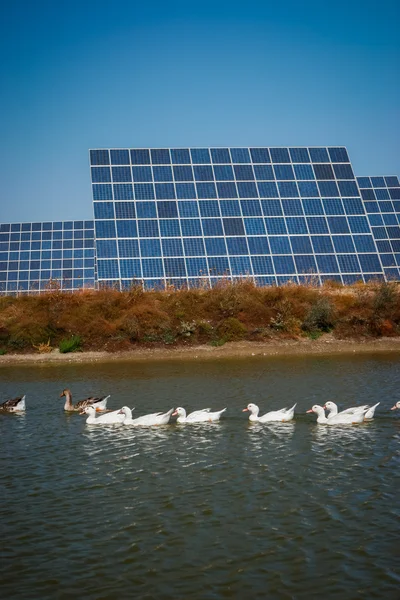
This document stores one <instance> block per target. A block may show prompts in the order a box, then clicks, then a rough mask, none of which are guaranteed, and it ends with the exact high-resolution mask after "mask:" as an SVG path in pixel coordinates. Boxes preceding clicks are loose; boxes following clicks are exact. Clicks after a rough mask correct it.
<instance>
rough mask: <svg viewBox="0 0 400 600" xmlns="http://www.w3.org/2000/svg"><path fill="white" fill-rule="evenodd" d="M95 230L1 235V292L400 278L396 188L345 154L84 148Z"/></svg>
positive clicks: (33, 229) (57, 228) (1, 229)
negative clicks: (359, 170)
mask: <svg viewBox="0 0 400 600" xmlns="http://www.w3.org/2000/svg"><path fill="white" fill-rule="evenodd" d="M90 168H91V175H92V190H93V209H94V220H92V221H58V222H36V223H8V224H7V223H6V224H1V225H0V293H6V294H15V293H40V292H42V291H45V290H47V289H48V288H49V287H51V286H54V284H55V282H56V285H57V286H59V287H60V289H62V290H64V291H74V290H79V289H82V288H94V287H97V286H99V285H100V286H113V287H116V288H118V289H125V288H128V287H130V286H131V285H132V284H133V283H140V284H143V285H144V287H145V288H147V289H151V288H165V287H166V286H168V285H173V286H175V287H181V286H184V287H197V286H208V287H209V286H213V285H215V284H217V283H218V282H219V281H221V279H228V280H239V279H245V278H251V279H252V280H253V281H254V282H255V283H256V284H257V285H281V284H284V283H286V282H295V283H309V282H310V283H314V284H321V283H323V282H325V281H327V280H337V281H340V282H342V283H344V284H351V283H354V282H356V281H360V280H362V281H365V282H367V281H370V280H376V279H378V280H379V279H380V280H392V279H395V280H399V279H400V185H399V180H398V178H397V177H396V176H387V177H357V178H355V176H354V173H353V168H352V165H351V162H350V159H349V157H348V154H347V151H346V149H345V148H344V147H310V148H305V147H300V148H269V147H265V148H264V147H260V148H172V149H166V148H137V149H131V148H116V149H99V150H90Z"/></svg>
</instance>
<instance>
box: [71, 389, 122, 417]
mask: <svg viewBox="0 0 400 600" xmlns="http://www.w3.org/2000/svg"><path fill="white" fill-rule="evenodd" d="M63 396H65V404H64V410H65V411H66V412H79V411H82V410H84V409H85V408H87V407H88V406H93V407H94V408H95V409H96V410H97V411H103V410H106V408H107V400H108V399H109V397H110V396H102V397H101V398H96V397H94V396H90V397H89V398H85V400H79V402H77V403H76V404H72V394H71V390H69V389H65V390H63V391H62V392H61V394H60V398H62V397H63Z"/></svg>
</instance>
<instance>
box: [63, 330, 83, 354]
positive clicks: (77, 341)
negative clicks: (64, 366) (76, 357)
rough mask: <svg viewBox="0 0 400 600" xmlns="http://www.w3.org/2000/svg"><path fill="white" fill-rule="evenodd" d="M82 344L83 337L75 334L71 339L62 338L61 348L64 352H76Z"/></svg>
mask: <svg viewBox="0 0 400 600" xmlns="http://www.w3.org/2000/svg"><path fill="white" fill-rule="evenodd" d="M81 346H82V338H81V337H80V336H79V335H73V336H71V337H70V338H69V339H65V340H61V342H60V345H59V349H60V352H61V353H62V354H66V353H67V352H76V351H77V350H80V349H81Z"/></svg>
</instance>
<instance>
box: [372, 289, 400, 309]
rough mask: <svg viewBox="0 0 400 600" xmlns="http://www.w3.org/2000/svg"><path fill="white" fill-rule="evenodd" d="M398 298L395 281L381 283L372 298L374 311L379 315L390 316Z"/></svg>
mask: <svg viewBox="0 0 400 600" xmlns="http://www.w3.org/2000/svg"><path fill="white" fill-rule="evenodd" d="M398 298H399V297H398V293H397V285H396V283H393V282H390V283H388V282H386V281H385V282H383V283H381V285H380V286H379V287H378V289H377V290H376V292H375V295H374V299H373V310H374V313H375V314H376V315H379V316H381V317H390V316H391V314H392V312H393V310H394V309H395V308H396V306H397V303H398Z"/></svg>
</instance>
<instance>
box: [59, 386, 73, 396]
mask: <svg viewBox="0 0 400 600" xmlns="http://www.w3.org/2000/svg"><path fill="white" fill-rule="evenodd" d="M63 396H71V390H69V389H68V388H66V389H65V390H63V391H62V392H61V394H60V398H62V397H63Z"/></svg>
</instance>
